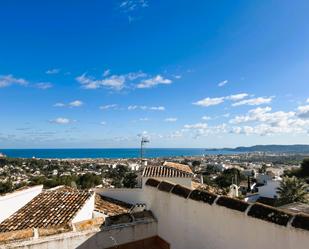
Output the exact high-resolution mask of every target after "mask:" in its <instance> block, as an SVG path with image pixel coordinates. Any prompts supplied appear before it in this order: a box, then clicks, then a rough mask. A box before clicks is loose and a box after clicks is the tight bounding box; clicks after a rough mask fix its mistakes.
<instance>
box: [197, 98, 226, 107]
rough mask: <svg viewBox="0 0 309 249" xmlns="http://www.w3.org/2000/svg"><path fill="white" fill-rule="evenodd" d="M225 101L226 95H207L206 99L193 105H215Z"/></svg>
mask: <svg viewBox="0 0 309 249" xmlns="http://www.w3.org/2000/svg"><path fill="white" fill-rule="evenodd" d="M223 102H224V97H220V98H209V97H207V98H205V99H202V100H199V101H197V102H194V103H193V105H198V106H204V107H208V106H213V105H219V104H221V103H223Z"/></svg>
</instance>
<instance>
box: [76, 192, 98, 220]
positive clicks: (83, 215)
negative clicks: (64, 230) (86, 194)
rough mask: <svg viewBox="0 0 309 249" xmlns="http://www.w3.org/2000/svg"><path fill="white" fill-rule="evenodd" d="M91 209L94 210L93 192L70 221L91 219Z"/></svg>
mask: <svg viewBox="0 0 309 249" xmlns="http://www.w3.org/2000/svg"><path fill="white" fill-rule="evenodd" d="M93 210H94V194H92V196H91V197H90V198H89V199H88V200H87V201H86V203H85V204H84V206H83V207H82V208H81V210H79V211H78V212H77V214H76V216H75V217H74V219H73V220H72V223H76V222H80V221H83V220H90V219H92V213H93Z"/></svg>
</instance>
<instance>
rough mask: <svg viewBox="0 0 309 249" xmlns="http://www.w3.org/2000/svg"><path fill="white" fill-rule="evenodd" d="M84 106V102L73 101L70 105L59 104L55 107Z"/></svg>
mask: <svg viewBox="0 0 309 249" xmlns="http://www.w3.org/2000/svg"><path fill="white" fill-rule="evenodd" d="M82 105H84V102H83V101H81V100H74V101H71V102H69V103H62V102H58V103H56V104H54V107H81V106H82Z"/></svg>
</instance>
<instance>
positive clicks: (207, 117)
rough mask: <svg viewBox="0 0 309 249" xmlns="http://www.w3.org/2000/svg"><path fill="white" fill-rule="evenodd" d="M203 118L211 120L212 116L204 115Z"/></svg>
mask: <svg viewBox="0 0 309 249" xmlns="http://www.w3.org/2000/svg"><path fill="white" fill-rule="evenodd" d="M202 119H203V120H211V117H209V116H203V117H202Z"/></svg>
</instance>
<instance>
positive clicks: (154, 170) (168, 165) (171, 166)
mask: <svg viewBox="0 0 309 249" xmlns="http://www.w3.org/2000/svg"><path fill="white" fill-rule="evenodd" d="M192 176H193V172H192V170H191V169H190V167H189V166H188V165H184V164H179V163H172V162H165V163H164V164H163V165H157V166H147V167H145V168H144V171H143V177H188V178H189V177H192Z"/></svg>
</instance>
